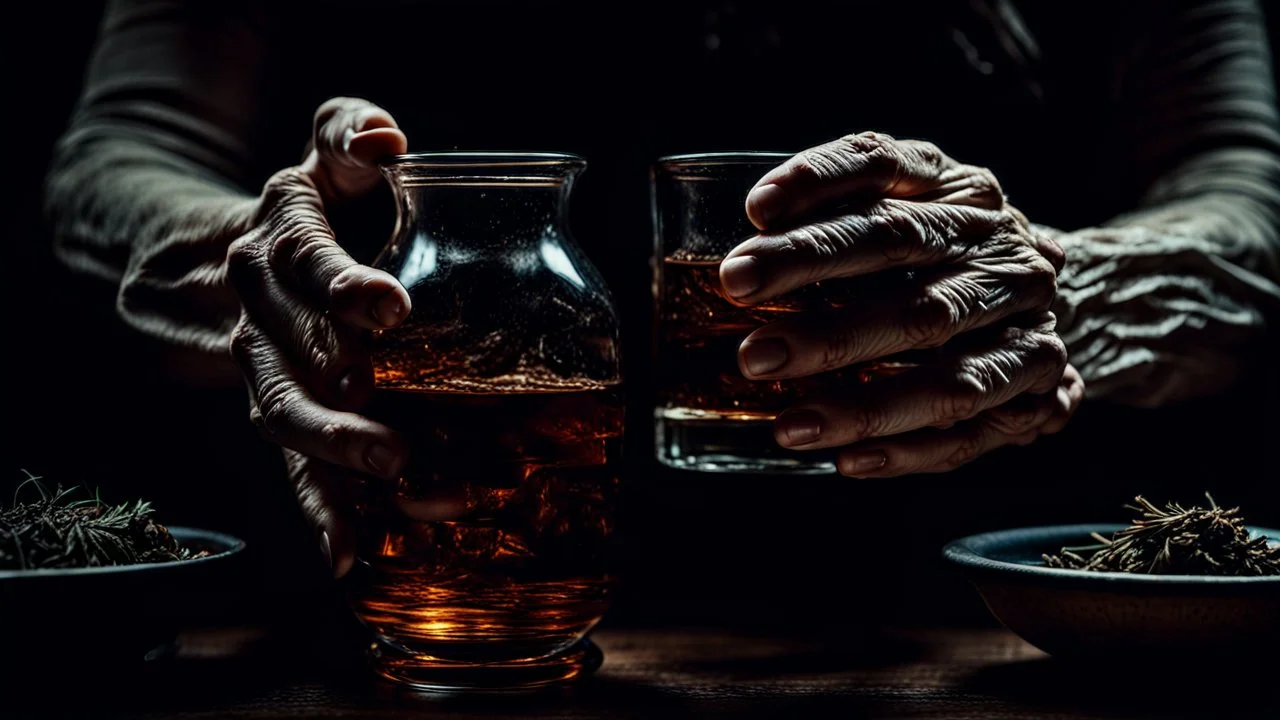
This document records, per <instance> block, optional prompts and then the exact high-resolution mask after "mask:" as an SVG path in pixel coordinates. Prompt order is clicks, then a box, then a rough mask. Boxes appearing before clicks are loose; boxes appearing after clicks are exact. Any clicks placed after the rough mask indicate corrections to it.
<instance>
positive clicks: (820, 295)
mask: <svg viewBox="0 0 1280 720" xmlns="http://www.w3.org/2000/svg"><path fill="white" fill-rule="evenodd" d="M661 292H662V302H661V304H660V306H659V314H658V333H657V335H658V342H657V353H658V355H657V358H658V360H657V363H658V377H659V382H658V407H659V408H660V411H661V412H662V414H663V417H665V418H667V419H670V420H702V419H722V420H731V421H732V420H738V421H771V420H773V419H774V417H775V416H776V415H777V414H778V413H779V412H781V411H782V410H785V409H786V408H787V407H788V406H790V405H792V404H793V403H796V402H798V401H799V400H801V399H802V398H820V397H824V396H827V395H829V394H830V393H831V392H832V391H835V390H839V389H840V388H843V387H848V386H849V385H851V384H854V383H858V382H864V381H866V380H868V379H870V378H872V377H875V376H879V375H882V374H889V373H890V372H892V369H891V368H889V367H888V366H877V367H875V368H872V367H867V366H855V367H850V368H846V369H843V370H837V371H834V372H828V373H823V374H820V375H814V376H810V377H804V378H796V379H793V380H781V381H753V380H747V379H746V378H745V377H743V375H742V371H741V370H739V369H738V347H739V346H740V345H741V344H742V341H743V339H745V338H746V336H747V335H749V334H751V332H752V331H754V330H755V329H756V328H759V327H760V326H762V325H764V324H766V323H769V322H772V321H774V320H779V319H782V318H784V317H786V316H787V315H790V314H792V313H796V312H801V311H804V310H812V309H825V308H830V307H838V306H839V305H840V304H841V303H840V301H839V300H837V299H835V298H834V297H829V296H828V295H829V293H827V292H825V291H824V290H823V289H822V288H819V287H817V286H811V287H807V288H802V289H800V290H797V291H796V292H794V293H790V294H788V295H786V296H784V297H782V298H779V299H777V300H774V301H771V302H767V303H763V304H760V305H755V306H751V307H743V306H740V305H735V304H733V303H732V302H731V301H730V300H729V299H728V297H727V296H726V295H725V294H724V291H723V290H722V289H721V287H720V259H719V258H717V259H715V260H686V259H682V258H677V257H668V258H666V259H665V260H664V262H663V268H662V288H661Z"/></svg>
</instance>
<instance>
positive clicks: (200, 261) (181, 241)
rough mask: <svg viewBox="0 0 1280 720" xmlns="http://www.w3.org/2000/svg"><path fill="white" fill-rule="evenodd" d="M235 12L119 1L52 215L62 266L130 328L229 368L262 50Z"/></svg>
mask: <svg viewBox="0 0 1280 720" xmlns="http://www.w3.org/2000/svg"><path fill="white" fill-rule="evenodd" d="M264 37H265V33H264V31H263V22H262V20H261V14H260V13H259V12H258V11H256V10H255V9H254V8H251V7H247V6H246V5H244V4H243V3H238V2H234V0H226V1H222V0H219V1H214V0H187V1H183V0H112V1H111V2H109V4H108V6H107V8H106V12H105V15H104V18H103V23H102V29H101V33H100V36H99V39H98V44H97V46H96V48H95V50H94V52H93V55H92V57H91V60H90V64H89V68H88V71H87V73H86V79H85V86H84V91H83V93H82V95H81V98H80V101H79V103H78V105H77V108H76V111H75V114H74V116H73V118H72V120H71V123H70V127H69V128H68V129H67V131H66V133H65V134H64V135H63V136H62V138H61V139H60V141H59V142H58V145H57V147H56V149H55V153H54V159H53V164H52V166H51V169H50V172H49V176H48V179H47V186H46V203H45V204H46V212H47V215H48V217H49V220H50V223H51V225H52V229H53V234H54V242H55V250H56V253H57V256H58V257H59V258H60V259H61V261H62V262H64V263H66V264H67V265H69V266H70V267H72V268H73V269H76V270H79V271H83V272H85V273H90V274H92V275H95V276H98V277H100V278H102V279H105V280H107V281H109V282H112V283H115V284H116V285H117V286H118V293H117V310H118V312H119V314H120V315H121V316H122V317H123V318H124V320H125V321H126V322H128V323H129V324H131V325H132V326H134V327H135V328H137V329H139V330H141V331H143V332H144V333H147V334H148V335H151V336H153V337H156V338H159V339H161V340H163V341H164V342H166V343H171V344H174V345H178V346H181V347H184V348H187V349H191V350H196V351H197V352H198V353H204V354H206V355H208V356H210V359H211V360H212V361H213V362H223V361H224V359H225V357H226V355H227V334H228V333H229V331H230V328H231V327H232V325H233V324H234V322H235V320H236V318H237V315H238V307H239V305H238V303H237V302H236V300H235V298H234V296H232V294H231V293H230V291H229V290H228V289H227V287H226V285H225V282H224V279H225V275H224V270H223V260H224V258H225V255H226V247H227V245H228V244H229V243H230V242H231V240H233V239H235V237H237V236H238V235H239V234H241V233H243V232H244V231H245V229H246V228H247V227H248V226H249V221H250V219H251V217H252V214H253V207H254V203H255V200H254V195H255V194H256V193H255V194H251V193H249V192H247V190H246V184H247V182H248V181H249V173H250V168H251V162H250V159H251V158H252V157H253V150H254V148H253V136H254V128H255V127H256V126H257V125H258V124H259V123H258V120H259V118H258V111H259V107H260V102H259V93H260V86H261V84H262V76H263V74H264V73H263V70H262V66H263V62H264V56H265V47H266V43H265V40H264Z"/></svg>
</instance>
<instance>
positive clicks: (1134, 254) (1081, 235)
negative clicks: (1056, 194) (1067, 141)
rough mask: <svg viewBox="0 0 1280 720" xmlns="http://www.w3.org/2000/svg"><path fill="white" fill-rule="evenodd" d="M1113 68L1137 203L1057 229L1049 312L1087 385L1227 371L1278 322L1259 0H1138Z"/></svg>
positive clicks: (1279, 138) (1274, 188) (1191, 382)
mask: <svg viewBox="0 0 1280 720" xmlns="http://www.w3.org/2000/svg"><path fill="white" fill-rule="evenodd" d="M1142 15H1143V22H1142V29H1143V30H1146V31H1147V32H1145V33H1143V34H1142V37H1140V38H1138V39H1135V42H1134V45H1133V48H1132V52H1131V53H1130V54H1129V55H1128V57H1127V58H1126V59H1125V61H1124V62H1123V63H1122V64H1121V65H1120V67H1119V68H1118V78H1117V79H1118V82H1117V97H1118V98H1122V99H1124V104H1123V105H1122V108H1123V110H1124V111H1125V113H1126V123H1127V133H1128V140H1129V142H1128V143H1127V145H1128V147H1130V148H1131V151H1132V156H1131V157H1129V158H1123V159H1122V161H1124V162H1129V163H1133V164H1135V165H1136V166H1137V167H1138V168H1139V170H1140V174H1141V175H1142V176H1143V177H1144V179H1145V180H1146V183H1145V185H1146V188H1147V189H1146V193H1145V197H1144V200H1143V202H1142V204H1141V206H1140V207H1139V208H1137V209H1135V210H1134V211H1133V212H1131V213H1127V214H1125V215H1122V216H1121V217H1117V218H1115V219H1113V220H1112V221H1110V222H1108V223H1106V224H1105V225H1104V226H1102V227H1098V228H1087V229H1083V230H1079V231H1076V232H1071V233H1066V234H1064V235H1061V236H1060V237H1059V240H1060V242H1061V243H1062V245H1063V247H1064V249H1065V250H1066V251H1067V257H1068V265H1067V267H1066V268H1065V270H1064V271H1063V273H1062V274H1061V276H1060V278H1059V297H1058V302H1057V304H1056V306H1055V311H1056V312H1057V314H1058V317H1059V332H1060V333H1061V334H1062V336H1063V339H1064V340H1065V341H1066V342H1067V346H1068V348H1069V350H1070V353H1071V359H1072V362H1073V363H1074V364H1075V365H1076V366H1077V367H1078V368H1079V369H1080V371H1081V373H1082V374H1083V375H1084V377H1085V380H1086V382H1087V383H1088V387H1089V392H1090V394H1091V396H1094V397H1107V398H1110V399H1115V400H1118V401H1121V402H1126V403H1131V404H1136V405H1148V406H1150V405H1159V404H1163V403H1166V402H1171V401H1176V400H1180V399H1184V398H1189V397H1193V396H1196V395H1205V394H1209V393H1212V392H1216V391H1218V390H1220V389H1222V388H1223V387H1225V386H1226V385H1228V384H1230V383H1231V382H1233V381H1234V380H1235V379H1237V378H1238V377H1239V376H1240V375H1241V374H1242V373H1243V371H1244V370H1245V365H1246V362H1247V361H1248V360H1249V359H1250V357H1251V356H1252V355H1253V354H1254V353H1256V351H1257V350H1258V348H1259V347H1261V346H1262V343H1263V342H1264V341H1265V338H1266V335H1267V333H1268V332H1274V331H1275V326H1276V324H1277V322H1280V285H1277V282H1280V123H1277V113H1276V102H1275V86H1274V84H1273V78H1272V64H1271V54H1270V51H1269V48H1268V47H1267V38H1266V33H1265V25H1264V23H1263V19H1262V13H1261V10H1260V8H1259V7H1258V3H1257V2H1255V0H1198V1H1183V2H1174V1H1172V0H1170V1H1167V2H1148V3H1146V6H1145V9H1144V11H1143V13H1142Z"/></svg>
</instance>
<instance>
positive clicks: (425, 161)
mask: <svg viewBox="0 0 1280 720" xmlns="http://www.w3.org/2000/svg"><path fill="white" fill-rule="evenodd" d="M586 164H587V160H586V158H584V157H582V156H581V155H574V154H573V153H565V152H499V151H475V152H472V151H457V150H445V151H432V152H417V153H404V154H402V155H392V156H390V157H388V158H384V159H383V160H381V161H379V162H378V166H379V167H383V168H393V167H422V168H466V167H472V168H494V167H524V168H532V167H544V168H546V167H586Z"/></svg>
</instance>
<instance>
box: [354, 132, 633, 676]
mask: <svg viewBox="0 0 1280 720" xmlns="http://www.w3.org/2000/svg"><path fill="white" fill-rule="evenodd" d="M585 166H586V163H585V162H584V161H583V160H582V159H581V158H579V157H576V156H573V155H564V154H553V153H521V154H489V153H426V154H417V155H405V156H400V157H396V158H394V159H392V160H390V161H388V162H386V163H384V164H383V166H382V170H383V174H384V175H385V176H386V178H387V180H388V181H389V182H390V184H391V187H392V189H393V191H394V194H395V196H396V199H397V204H398V220H397V225H396V229H395V232H394V234H393V237H392V238H391V241H390V242H389V243H388V244H387V246H386V248H385V249H384V250H383V252H382V253H381V254H380V256H379V257H378V258H377V260H376V261H375V263H374V264H375V266H376V267H378V268H380V269H383V270H386V271H387V272H389V273H391V274H392V275H394V276H395V277H397V278H398V279H399V280H400V282H401V283H402V284H403V285H404V286H405V288H406V289H407V290H408V291H409V295H410V297H411V298H412V301H413V309H412V311H411V312H410V314H409V316H408V318H407V319H406V320H405V322H404V323H403V324H401V325H400V326H399V327H396V328H393V329H390V330H386V331H381V332H379V333H376V334H375V338H374V371H375V377H376V390H375V392H374V399H373V401H372V402H371V404H370V410H369V415H370V416H371V417H374V418H376V419H378V420H381V421H383V422H385V423H387V424H388V425H390V426H391V427H393V428H395V429H396V430H398V431H399V432H400V433H402V434H403V435H404V437H405V438H406V439H407V440H408V443H409V446H410V451H411V454H412V455H411V458H410V461H409V463H408V465H407V466H406V468H405V470H404V472H403V474H402V476H401V477H400V478H399V479H398V480H397V481H396V482H395V483H393V484H390V485H388V484H386V483H382V482H375V481H372V480H370V481H368V482H366V483H365V484H364V486H363V488H362V493H361V494H362V497H361V499H360V501H359V510H360V516H361V527H360V541H361V544H360V549H359V553H358V562H357V567H356V570H355V571H354V573H353V576H352V578H351V579H350V581H349V598H350V601H351V605H352V607H353V608H354V610H355V612H356V615H357V616H358V617H359V618H360V620H361V621H362V622H363V623H364V625H365V626H367V627H368V628H369V630H371V631H372V633H373V641H372V643H371V647H370V653H369V655H370V659H371V662H372V664H373V666H374V668H375V669H376V670H377V671H378V672H379V673H381V674H382V675H383V676H385V677H387V678H390V679H392V680H394V681H397V682H400V683H403V684H407V685H410V686H413V687H415V688H418V689H421V690H427V691H459V690H461V691H475V690H482V691H483V690H509V689H513V688H527V687H537V686H541V685H546V684H552V683H559V682H564V681H568V680H572V679H574V678H577V677H580V676H582V675H585V674H588V673H590V672H591V671H592V670H594V669H595V668H596V667H598V666H599V664H600V661H601V656H600V653H599V650H597V649H596V648H595V647H594V646H593V645H592V644H591V643H590V642H589V641H588V640H587V639H586V635H587V633H588V632H589V631H590V630H591V628H592V626H594V625H595V624H596V622H597V621H599V619H600V617H601V616H602V615H603V614H604V612H605V609H606V608H607V607H608V605H609V602H610V599H611V596H612V593H613V588H614V580H615V578H614V568H613V566H612V565H611V562H610V561H611V554H612V553H611V546H612V543H613V534H614V524H615V520H614V508H615V499H616V495H617V490H618V463H619V460H620V456H619V454H620V449H621V440H622V423H623V407H622V395H621V385H620V382H621V377H620V373H619V356H618V352H619V342H618V322H617V315H616V312H615V309H614V306H613V302H612V300H611V298H610V296H609V292H608V290H607V289H606V287H605V285H604V282H603V281H602V279H601V278H600V276H599V274H598V273H597V271H596V269H595V268H594V267H593V266H592V265H591V263H590V262H589V261H588V260H587V258H586V257H585V256H584V255H583V253H582V252H581V251H580V250H579V249H578V247H577V246H576V245H575V244H574V242H573V240H572V239H571V238H570V236H569V233H568V229H567V226H566V211H567V206H568V200H569V194H570V190H571V189H572V187H573V182H574V179H575V178H576V177H577V176H578V174H579V173H580V172H581V171H582V170H583V169H584V168H585Z"/></svg>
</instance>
